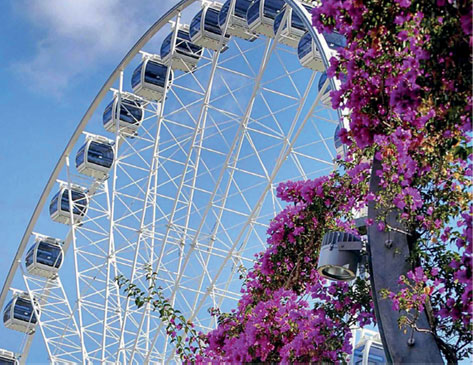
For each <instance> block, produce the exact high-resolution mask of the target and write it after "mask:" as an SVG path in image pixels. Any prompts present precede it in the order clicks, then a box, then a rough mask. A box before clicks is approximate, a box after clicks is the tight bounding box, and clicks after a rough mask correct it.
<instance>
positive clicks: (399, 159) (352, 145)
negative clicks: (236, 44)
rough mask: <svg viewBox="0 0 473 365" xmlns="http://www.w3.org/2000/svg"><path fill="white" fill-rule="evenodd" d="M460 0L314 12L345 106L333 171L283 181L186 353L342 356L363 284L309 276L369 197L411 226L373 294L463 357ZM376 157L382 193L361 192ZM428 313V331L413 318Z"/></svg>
mask: <svg viewBox="0 0 473 365" xmlns="http://www.w3.org/2000/svg"><path fill="white" fill-rule="evenodd" d="M471 12H472V3H471V1H469V0H463V1H454V0H437V1H432V0H385V1H379V0H366V1H360V0H344V1H335V0H325V1H322V2H321V4H320V5H319V6H318V7H316V8H315V9H314V11H313V24H314V26H315V27H316V28H317V29H318V30H319V31H320V32H334V31H336V32H339V33H341V34H343V35H344V36H345V37H346V38H347V46H346V47H345V48H344V49H341V50H339V54H338V57H333V58H332V59H331V61H330V62H331V67H330V68H329V70H328V75H329V76H330V77H335V78H337V79H339V80H340V81H341V87H340V89H339V90H336V91H332V92H331V97H332V106H333V107H334V108H340V109H343V110H345V111H347V112H346V114H347V116H346V122H347V125H345V128H342V129H341V131H340V134H339V137H340V139H341V140H342V142H343V143H344V144H345V145H346V148H347V153H346V155H345V156H341V157H340V158H339V160H338V161H337V164H338V166H339V169H338V170H337V171H335V172H333V173H332V174H330V175H329V176H326V177H321V178H318V179H315V180H308V181H299V182H286V183H283V184H281V185H280V186H279V187H278V189H277V193H278V197H279V198H280V199H282V200H283V201H286V202H288V203H289V205H288V206H287V207H286V208H285V209H284V210H283V211H282V212H281V213H279V214H278V215H277V216H276V217H275V218H274V219H273V220H272V221H271V223H270V227H269V229H268V249H267V250H266V251H265V252H262V253H260V254H259V255H257V257H256V263H255V265H254V267H253V268H252V269H251V270H249V272H248V273H247V276H246V279H245V285H244V287H243V288H242V298H241V300H240V301H239V303H238V307H237V308H236V309H235V310H234V311H232V312H231V313H220V312H219V310H218V309H213V310H212V313H213V314H214V315H215V316H217V317H218V327H217V328H216V329H215V330H214V331H211V332H210V333H208V334H205V335H203V334H202V335H201V336H200V338H199V341H201V342H200V344H201V345H202V347H201V348H200V349H201V350H197V347H196V346H194V348H193V350H195V351H191V352H190V353H189V354H187V355H186V356H187V357H186V359H189V360H197V361H209V360H210V361H212V360H215V361H227V362H261V361H268V362H322V361H329V362H334V361H343V360H344V359H346V356H347V355H348V354H350V353H351V345H350V336H351V334H350V326H352V325H355V324H356V325H358V326H364V325H366V324H368V323H372V322H373V321H374V317H373V310H372V308H371V305H370V303H371V292H370V288H369V285H368V283H367V281H366V280H365V279H364V278H358V279H356V280H355V281H354V282H352V283H350V284H347V283H333V282H332V283H328V282H326V281H325V280H324V279H323V278H321V277H320V276H319V274H318V273H317V271H316V266H317V259H318V253H319V250H320V245H321V241H322V237H323V235H324V234H325V233H326V232H327V231H329V230H342V231H348V232H351V233H354V234H357V235H361V233H362V232H358V230H357V228H356V227H355V224H354V218H356V216H357V214H358V215H359V212H362V211H363V209H364V208H365V207H366V205H367V203H368V202H369V201H374V202H375V204H376V205H377V207H378V208H382V211H384V212H385V214H384V215H381V216H379V217H378V218H377V220H376V221H373V220H368V219H367V220H366V224H367V225H373V224H374V225H376V227H377V228H378V229H379V230H389V229H391V227H389V225H388V224H387V223H386V219H385V218H386V215H387V214H389V213H390V212H397V213H398V214H399V220H400V221H401V222H402V223H403V225H404V226H405V227H406V228H407V231H408V232H409V239H408V241H409V246H410V247H409V248H410V253H411V256H410V257H409V261H410V264H411V265H412V271H410V272H409V273H407V275H406V276H402V277H400V278H399V283H400V285H401V287H402V289H401V290H400V291H399V292H397V293H394V292H390V291H389V290H384V291H383V295H384V297H385V298H386V299H385V300H390V301H391V302H392V308H393V311H396V312H401V313H402V316H401V319H400V322H399V326H400V327H401V329H402V327H410V328H412V329H413V330H417V331H424V332H428V333H431V334H432V335H433V336H434V338H435V340H436V341H437V344H438V346H439V348H440V350H441V352H442V354H443V356H444V357H445V359H446V360H447V361H448V362H456V361H457V360H459V359H461V358H464V357H466V356H468V355H469V354H471V353H472V347H471V341H472V335H471V333H472V329H473V327H472V311H473V308H472V262H471V259H472V257H471V255H472V217H473V207H472V203H471V201H472V186H471V177H472V173H473V170H472V166H471V164H472V155H471V137H472V128H471V123H472V119H471V107H472V106H471V104H472V74H471V70H472V59H471V51H472V43H473V42H472V25H471V17H472V14H471ZM373 159H377V160H379V161H380V163H381V169H380V170H379V171H378V172H377V173H378V175H379V177H380V180H381V186H382V189H381V191H380V192H379V193H377V194H374V193H371V192H369V178H370V171H371V163H370V161H372V160H373ZM422 311H426V312H427V317H428V318H429V324H430V328H427V329H426V328H418V327H417V325H416V320H417V318H418V314H419V313H420V312H422Z"/></svg>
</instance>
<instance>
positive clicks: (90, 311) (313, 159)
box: [0, 0, 338, 364]
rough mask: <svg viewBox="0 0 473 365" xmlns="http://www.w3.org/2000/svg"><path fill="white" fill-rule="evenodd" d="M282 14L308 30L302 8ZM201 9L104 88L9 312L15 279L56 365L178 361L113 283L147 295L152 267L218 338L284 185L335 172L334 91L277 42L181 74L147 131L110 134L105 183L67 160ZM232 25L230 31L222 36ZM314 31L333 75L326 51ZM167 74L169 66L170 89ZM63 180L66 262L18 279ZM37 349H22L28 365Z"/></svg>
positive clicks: (146, 314)
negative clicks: (330, 100) (124, 282)
mask: <svg viewBox="0 0 473 365" xmlns="http://www.w3.org/2000/svg"><path fill="white" fill-rule="evenodd" d="M286 2H287V3H288V5H289V6H291V7H292V11H295V12H300V14H299V16H301V18H303V19H304V22H305V23H306V26H310V19H309V16H308V14H307V11H306V10H305V9H304V8H302V5H301V4H300V3H299V2H298V1H296V0H293V1H290V0H287V1H286ZM193 3H196V1H193V0H192V1H191V0H187V1H180V2H179V3H178V4H177V5H176V6H175V7H173V8H172V9H171V10H170V11H169V12H167V13H166V14H165V15H164V16H163V17H162V18H161V19H160V20H158V21H157V22H156V23H155V24H154V25H153V26H152V27H151V28H150V29H149V30H148V31H147V32H146V33H145V35H144V36H143V37H142V38H141V39H140V40H139V41H138V42H137V44H136V45H135V46H134V47H133V48H132V49H131V50H130V51H129V53H128V54H127V55H126V57H125V58H124V59H123V61H122V62H121V63H120V64H119V66H118V67H117V68H116V70H115V71H114V72H113V73H112V75H111V76H110V77H109V79H108V81H107V82H106V83H105V84H104V86H103V87H102V89H101V90H100V92H99V94H98V95H97V97H96V98H95V99H94V101H93V102H92V104H91V106H90V107H89V109H88V110H87V112H86V114H85V116H84V117H83V119H82V120H81V122H80V123H79V126H78V127H77V129H76V131H75V132H74V134H73V136H72V138H71V140H70V142H69V143H68V145H67V147H66V149H65V151H64V153H63V155H62V156H61V157H60V160H59V162H58V164H57V165H56V167H55V169H54V171H53V173H52V175H51V178H50V180H49V182H48V184H47V185H46V188H45V190H44V191H43V194H42V196H41V198H40V200H39V203H38V205H37V207H36V209H35V211H34V213H33V216H32V218H31V221H30V223H29V224H28V227H27V229H26V232H25V235H24V237H23V239H22V242H21V244H20V247H19V249H18V253H17V255H16V257H15V261H14V262H13V264H12V267H11V269H10V273H9V275H8V277H7V280H6V282H5V284H4V288H3V290H2V293H1V297H0V305H2V306H3V304H4V301H5V298H6V295H7V293H8V290H9V288H10V287H11V285H12V282H13V281H14V279H15V277H16V275H20V276H21V277H22V279H23V280H22V281H24V285H25V286H26V289H27V291H28V295H29V296H30V298H39V299H38V302H37V303H38V308H39V307H40V308H41V311H38V312H37V314H38V317H39V319H38V324H37V326H38V327H39V329H40V331H39V332H41V334H42V336H43V339H44V342H45V347H46V350H47V352H48V356H49V358H50V360H51V362H72V363H83V364H85V363H89V362H92V363H96V362H97V363H105V362H114V363H118V362H120V363H143V362H145V363H148V362H153V363H154V362H165V361H173V360H175V351H174V349H173V348H172V347H171V346H169V337H168V334H167V333H166V331H165V327H166V324H165V323H163V322H162V321H161V320H160V318H159V315H158V314H157V313H155V312H153V311H152V310H151V307H150V306H149V305H145V306H144V307H143V308H141V309H138V308H136V306H135V305H134V304H133V302H132V301H131V300H130V299H129V298H127V297H126V296H125V295H124V294H123V293H120V288H118V286H117V283H116V281H115V277H116V276H117V275H123V276H125V277H127V278H130V279H131V280H132V281H133V282H135V283H137V284H138V285H140V286H141V287H142V288H144V289H146V288H148V286H149V285H150V282H149V281H147V279H146V269H145V265H151V267H153V269H154V270H155V271H156V272H157V273H158V281H159V282H158V285H160V286H161V287H162V290H163V293H164V294H165V296H167V297H168V298H169V299H170V301H171V303H172V304H173V305H174V306H175V307H176V308H178V309H179V310H181V311H182V313H183V314H184V315H185V316H186V317H188V318H190V319H192V320H193V321H194V322H195V324H196V326H197V328H198V329H199V330H202V331H208V330H210V329H212V328H214V326H215V320H214V319H213V318H210V317H209V315H208V314H207V312H206V309H207V308H208V307H210V306H218V307H221V308H222V309H223V310H229V309H230V308H231V307H234V306H235V304H236V301H237V300H238V298H239V295H240V294H239V292H238V290H239V287H240V285H241V283H240V282H239V280H238V278H237V276H238V271H239V268H240V267H242V266H245V267H247V268H249V267H251V266H252V263H253V254H255V253H256V252H258V251H261V250H263V249H264V247H265V239H266V237H265V231H266V229H267V226H268V223H269V219H271V218H272V217H273V216H274V214H275V213H277V212H278V211H279V210H281V209H282V207H283V204H282V203H281V202H279V201H278V199H277V198H276V192H275V188H276V185H277V184H278V183H279V182H281V181H284V180H286V179H289V178H291V179H302V178H303V179H307V178H313V177H317V176H320V175H323V174H326V173H327V172H329V171H330V170H331V169H332V158H333V157H334V151H333V148H331V147H329V145H330V144H331V141H332V139H333V130H334V129H335V126H336V124H337V122H338V115H337V114H336V112H335V111H331V110H329V109H328V108H326V107H324V106H321V105H319V101H320V98H321V96H322V94H323V93H324V91H325V89H326V88H327V85H328V82H326V83H325V85H324V87H323V88H322V90H321V92H320V93H317V90H316V89H317V88H316V85H317V80H318V78H319V77H320V76H319V74H318V73H316V72H312V71H311V70H307V69H304V68H301V67H300V66H299V64H298V61H297V55H296V54H294V51H293V50H292V49H290V48H289V47H286V46H284V45H281V44H280V43H278V42H277V39H279V36H280V34H278V35H276V37H275V38H274V39H273V38H269V37H268V38H266V37H264V36H260V37H259V38H260V39H257V40H255V41H254V42H248V40H247V39H246V40H245V39H239V38H238V37H232V38H231V39H230V40H228V39H224V38H223V37H220V39H218V40H214V41H216V42H217V43H216V45H215V44H212V46H211V48H213V49H215V50H217V51H213V50H211V49H204V50H203V53H202V57H201V59H200V60H199V62H198V63H197V64H196V65H195V68H193V69H192V72H183V73H180V72H179V71H176V74H175V75H174V78H173V82H172V86H171V85H168V86H169V87H168V86H166V85H165V87H164V88H163V89H162V91H161V94H160V96H159V98H158V99H159V100H154V101H153V100H148V101H146V102H145V105H144V107H143V108H144V118H143V120H142V121H141V123H140V125H139V127H137V129H136V130H133V133H123V131H122V130H121V129H122V128H121V127H120V125H119V121H118V120H115V121H114V122H115V125H114V126H112V125H108V126H107V130H108V131H112V132H113V133H114V135H113V137H110V139H111V140H112V139H113V140H114V144H113V148H114V154H115V160H114V164H113V165H112V168H111V169H106V171H105V169H104V171H100V173H99V174H98V175H97V174H94V173H90V171H88V170H84V168H83V167H80V168H79V173H77V172H76V171H75V170H74V169H73V167H72V166H70V163H69V160H70V155H71V153H73V152H74V150H75V149H76V148H77V147H80V146H81V145H82V142H80V137H81V135H82V133H83V131H84V129H85V128H86V127H87V128H89V127H90V126H92V124H93V123H96V122H95V121H94V118H93V116H94V115H96V114H98V115H99V117H100V115H101V113H100V112H97V113H96V109H97V108H98V107H99V105H101V104H103V103H102V100H103V101H105V100H106V99H105V97H106V95H107V93H109V97H116V100H117V102H119V101H120V98H121V97H122V96H123V97H127V96H128V97H130V96H131V97H133V95H132V94H130V93H127V92H126V90H125V87H124V84H123V81H124V77H129V76H130V73H131V72H132V71H133V69H134V67H132V66H133V65H132V64H130V63H134V62H137V61H139V60H138V59H137V56H138V52H142V53H143V55H144V57H148V56H149V54H148V53H147V52H144V51H142V50H143V47H146V45H147V44H148V42H149V41H151V39H152V37H153V36H154V35H155V34H156V33H158V32H160V31H162V33H159V34H160V35H167V34H169V28H166V24H168V22H170V21H172V22H173V26H172V27H173V28H172V29H173V36H172V42H171V43H172V47H171V57H172V55H173V54H174V51H175V50H174V45H175V42H176V34H177V32H176V30H177V29H178V28H179V26H180V25H179V24H180V22H181V13H182V15H186V19H187V18H190V16H189V15H190V12H192V11H196V10H198V9H197V8H196V7H193V6H191V5H192V4H193ZM234 5H235V2H234V1H233V2H232V4H231V6H230V10H232V9H234ZM288 13H289V12H286V15H285V17H286V18H287V14H288ZM301 14H302V15H301ZM234 20H235V19H233V17H231V16H229V17H228V18H227V22H226V24H225V26H224V28H225V31H224V32H223V34H226V33H227V32H226V28H227V27H229V26H234V25H235V24H234V23H231V22H233V21H234ZM284 21H286V19H284V20H283V22H284ZM281 28H282V27H281ZM166 29H167V30H166ZM271 31H272V29H271ZM310 31H311V33H314V34H313V35H314V37H315V39H316V42H317V47H318V49H321V54H322V56H323V57H322V58H323V60H324V65H325V67H326V66H327V60H326V59H325V58H324V57H325V54H329V52H330V50H329V49H328V47H327V44H326V42H325V40H324V39H323V37H321V36H320V35H319V34H318V33H316V31H315V30H314V29H312V28H311V29H310ZM271 37H272V35H271ZM245 38H248V37H245ZM224 46H225V47H224ZM227 47H228V48H227ZM219 50H225V53H222V54H220V51H219ZM324 50H325V51H326V53H325V54H324ZM138 57H139V56H138ZM186 71H189V70H186ZM171 72H172V70H171V68H170V67H169V68H168V71H167V75H166V80H167V81H166V82H168V80H169V76H170V73H171ZM330 82H333V81H332V80H330ZM335 86H336V85H332V88H335ZM112 87H115V89H112ZM148 96H149V95H148ZM155 99H156V98H155ZM92 129H93V128H92ZM94 133H95V132H94ZM105 133H106V132H105ZM91 138H94V137H93V136H91V135H90V134H87V135H86V140H90V139H91ZM107 138H108V137H107ZM80 172H86V174H80ZM107 177H108V179H107ZM58 178H63V179H65V180H66V181H65V182H63V183H62V184H61V186H63V187H67V188H68V189H69V190H68V191H69V203H70V206H69V212H67V216H66V214H63V216H62V217H61V222H62V223H67V224H68V225H69V232H68V233H67V235H65V236H66V237H65V239H64V246H63V250H64V256H65V259H66V258H67V257H68V256H70V259H69V260H68V261H67V262H69V263H68V264H67V265H63V267H62V268H61V270H60V271H59V273H58V274H59V276H58V277H55V276H51V278H50V279H48V278H45V277H38V276H36V275H34V274H35V273H34V272H32V273H22V272H21V270H18V269H19V268H20V267H19V266H18V265H19V263H21V260H22V258H23V256H24V253H25V248H26V246H27V244H28V243H29V242H30V241H31V234H32V231H33V228H35V227H36V225H37V224H38V223H37V222H38V219H40V214H41V212H42V211H43V210H44V208H45V207H46V206H47V204H46V203H47V199H48V197H50V193H51V190H52V188H53V185H54V184H55V181H56V180H57V179H58ZM78 185H80V186H84V187H85V188H86V189H87V197H88V204H87V213H86V214H85V216H83V217H76V216H74V214H73V210H72V204H73V202H72V196H71V188H72V187H74V186H78ZM59 204H60V203H59ZM50 227H56V226H54V225H52V226H50ZM35 229H36V228H35ZM42 233H44V234H45V233H47V234H48V235H52V236H55V237H56V236H57V235H56V234H55V232H42ZM71 245H72V252H69V255H68V254H67V252H68V248H69V247H70V246H71ZM69 251H70V250H69ZM71 255H72V256H71ZM71 277H72V280H71ZM15 280H16V279H15ZM66 281H67V284H65V283H66ZM15 282H16V281H15ZM70 284H73V285H70ZM15 285H16V284H15ZM32 338H33V336H32V335H31V336H28V337H26V338H25V340H24V347H23V348H22V349H21V352H22V357H21V359H20V360H21V362H22V363H24V362H25V361H26V357H27V355H28V348H29V347H30V345H31V341H32Z"/></svg>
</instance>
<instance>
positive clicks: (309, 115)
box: [190, 80, 327, 320]
mask: <svg viewBox="0 0 473 365" xmlns="http://www.w3.org/2000/svg"><path fill="white" fill-rule="evenodd" d="M312 81H313V80H312ZM326 84H327V83H326ZM324 86H325V87H326V86H327V85H324ZM319 99H320V95H319V96H317V98H316V100H315V101H314V103H313V104H312V106H311V107H310V110H309V112H308V113H307V114H306V116H305V118H304V119H303V121H302V123H301V124H300V125H299V127H298V130H297V132H296V133H295V135H294V137H293V138H292V140H291V141H290V143H288V144H287V148H285V149H283V150H281V152H283V151H284V152H283V155H282V156H280V158H279V159H278V160H277V164H276V166H275V167H274V169H273V171H272V173H271V177H270V180H269V182H268V184H267V186H266V188H265V189H264V191H263V193H262V194H261V196H260V198H259V199H258V201H257V203H256V204H255V206H254V209H253V211H252V212H251V214H250V216H249V219H248V220H247V221H246V223H245V224H244V226H243V227H242V228H241V230H240V232H239V234H238V236H237V238H236V239H235V240H234V242H233V245H232V247H231V249H230V250H229V251H228V255H227V256H226V257H225V259H224V260H223V262H222V264H221V265H220V267H219V269H218V271H217V272H216V273H215V274H214V276H213V280H212V282H211V286H212V287H213V286H215V285H216V282H217V280H218V278H219V276H220V275H221V273H222V272H223V270H224V267H225V264H226V263H227V261H228V260H229V259H230V258H231V256H232V255H233V253H234V251H235V248H236V247H237V245H238V244H239V242H240V240H241V238H242V237H243V235H244V233H245V231H246V230H247V228H248V226H250V224H251V223H252V221H253V219H254V218H255V216H257V215H258V213H259V210H260V209H261V205H262V202H263V200H264V199H265V197H266V193H267V191H268V190H269V189H270V188H271V185H272V183H273V181H274V179H275V177H276V175H277V173H278V171H279V169H280V168H281V166H282V162H283V161H284V160H285V159H286V157H287V156H288V155H289V152H290V150H291V149H292V146H293V145H294V143H295V142H296V140H297V137H298V135H299V134H300V133H301V132H302V130H303V129H304V126H305V125H306V123H307V121H308V119H309V118H310V117H311V115H312V113H313V111H314V109H315V107H316V105H317V104H318V102H319ZM302 102H303V101H302ZM301 108H302V106H301ZM301 108H300V109H301ZM298 114H300V113H298ZM248 233H249V230H248ZM248 233H247V235H248ZM207 297H208V294H206V295H204V296H203V297H202V298H201V299H200V301H199V303H198V304H197V305H196V307H195V309H194V312H193V313H192V314H191V316H190V318H191V320H192V319H193V318H195V316H196V315H197V313H199V311H200V309H201V307H202V305H203V304H204V303H205V301H206V299H207Z"/></svg>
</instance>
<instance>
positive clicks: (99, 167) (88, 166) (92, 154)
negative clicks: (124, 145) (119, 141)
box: [76, 137, 114, 179]
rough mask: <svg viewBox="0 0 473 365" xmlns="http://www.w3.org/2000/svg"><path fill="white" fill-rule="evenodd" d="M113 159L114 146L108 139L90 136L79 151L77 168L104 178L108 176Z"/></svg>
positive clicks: (93, 175) (85, 173) (87, 173)
mask: <svg viewBox="0 0 473 365" xmlns="http://www.w3.org/2000/svg"><path fill="white" fill-rule="evenodd" d="M113 160H114V152H113V146H112V144H111V143H110V142H109V141H108V140H105V139H102V138H100V139H99V138H98V137H94V138H89V139H88V140H87V141H86V142H85V144H84V145H83V146H82V147H81V148H80V149H79V151H77V154H76V168H77V171H79V172H80V173H81V174H84V175H87V176H91V177H95V178H97V179H104V178H105V177H107V176H108V172H109V171H110V168H111V167H112V164H113Z"/></svg>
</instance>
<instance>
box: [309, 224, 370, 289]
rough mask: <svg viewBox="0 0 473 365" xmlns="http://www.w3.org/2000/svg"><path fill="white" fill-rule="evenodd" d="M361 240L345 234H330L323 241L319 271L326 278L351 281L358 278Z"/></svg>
mask: <svg viewBox="0 0 473 365" xmlns="http://www.w3.org/2000/svg"><path fill="white" fill-rule="evenodd" d="M362 246H363V245H362V242H361V240H360V239H359V238H358V237H356V236H355V235H353V234H350V233H345V232H328V233H326V234H325V235H324V238H323V240H322V247H321V249H320V256H319V263H318V265H317V271H318V272H319V274H320V275H322V276H323V277H324V278H327V279H329V280H337V281H350V280H353V279H354V278H355V277H356V270H357V267H358V263H359V262H360V256H361V255H360V251H361V249H362Z"/></svg>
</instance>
